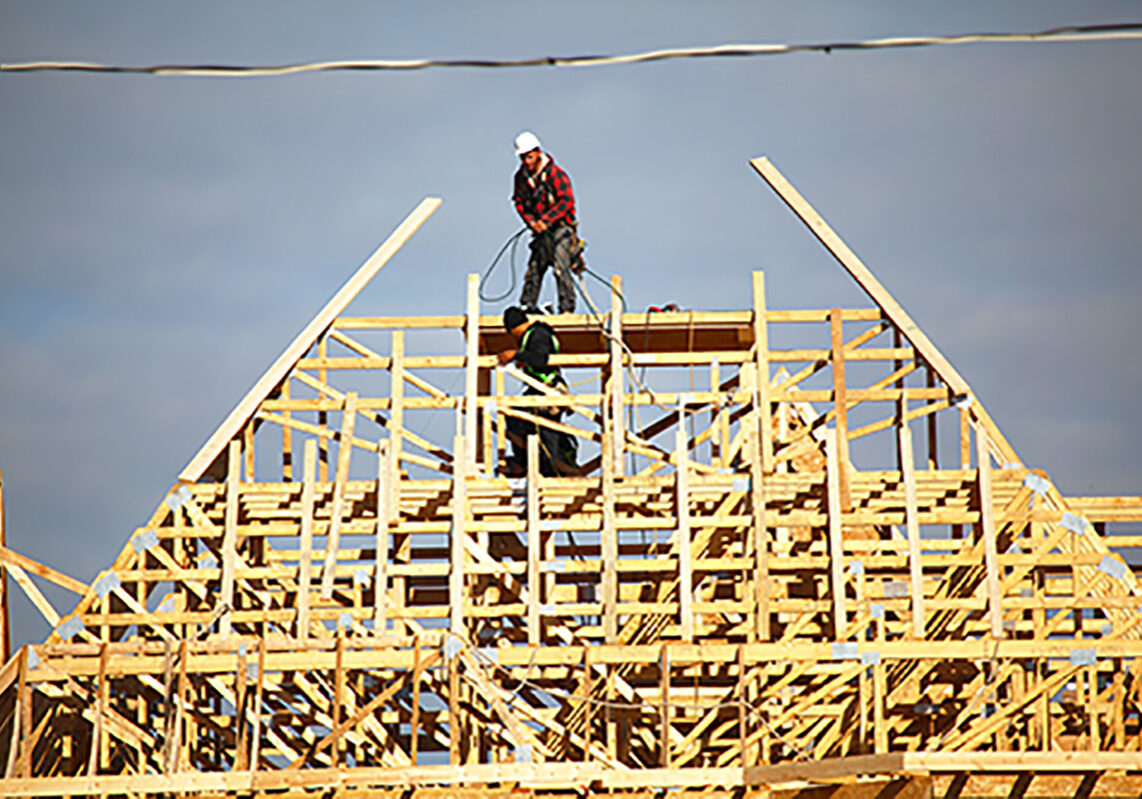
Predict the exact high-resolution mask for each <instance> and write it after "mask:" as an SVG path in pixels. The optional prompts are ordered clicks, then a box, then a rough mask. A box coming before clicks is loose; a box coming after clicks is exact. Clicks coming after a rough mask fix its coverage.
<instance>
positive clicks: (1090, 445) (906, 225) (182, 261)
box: [0, 0, 1142, 643]
mask: <svg viewBox="0 0 1142 799" xmlns="http://www.w3.org/2000/svg"><path fill="white" fill-rule="evenodd" d="M1139 19H1142V10H1140V7H1139V6H1138V4H1137V3H1132V2H1093V1H1092V2H1082V3H1078V2H1047V1H1046V0H1039V1H1038V2H1035V3H1014V2H1011V3H1002V2H999V3H997V2H993V1H992V0H988V1H987V2H959V3H954V4H953V3H942V4H932V3H923V4H921V3H915V2H897V3H888V2H862V3H840V2H837V3H822V2H797V3H792V2H789V3H773V2H740V3H734V2H700V3H699V2H692V3H681V2H661V0H656V1H655V2H645V3H635V2H589V3H566V2H559V3H535V2H481V3H459V2H456V3H442V2H417V3H379V2H368V3H366V2H358V3H352V2H338V3H321V4H314V3H299V2H243V3H232V2H195V3H180V4H174V3H153V2H115V1H109V2H101V3H73V2H45V1H44V0H34V1H33V0H27V1H26V2H13V1H12V0H4V1H3V2H0V60H2V61H4V62H8V63H11V62H19V61H25V60H40V59H58V60H89V61H98V62H104V63H114V64H133V65H149V64H155V63H178V62H191V63H231V64H267V63H294V62H301V61H309V60H334V59H351V58H428V57H434V58H460V57H479V58H520V57H529V56H541V55H580V54H593V53H617V52H634V51H639V50H646V49H656V48H662V47H676V46H690V45H693V46H697V45H717V44H726V43H734V42H789V43H793V42H825V41H839V40H858V39H865V38H879V37H887V36H898V35H931V34H949V33H963V32H979V31H1016V30H1021V31H1031V30H1040V29H1046V28H1051V27H1056V26H1063V25H1070V24H1089V23H1106V22H1128V21H1138V20H1139ZM1139 76H1142V43H1140V42H1111V43H1100V44H1058V43H1050V44H1034V45H1032V44H1000V45H987V44H981V45H967V46H956V47H943V48H934V49H925V50H895V51H883V52H862V53H843V52H837V53H833V54H832V55H820V54H805V55H794V56H781V57H771V58H754V59H707V60H687V61H676V62H666V63H657V64H647V65H636V66H619V67H594V68H580V69H558V70H557V69H551V68H545V69H530V70H495V71H491V70H429V71H421V72H409V73H337V74H317V75H309V76H298V77H283V78H247V79H233V78H169V77H168V78H157V77H147V76H131V75H87V74H50V73H37V74H0V119H2V126H0V468H3V470H4V478H5V480H4V499H5V506H6V513H7V531H8V542H9V545H10V546H12V547H13V548H14V549H16V550H18V551H20V552H23V553H26V554H28V555H30V556H31V557H34V558H37V559H40V560H42V561H44V562H47V563H49V564H51V565H53V566H55V567H56V568H58V569H60V570H62V571H64V572H66V573H68V574H71V575H73V576H75V577H78V578H79V579H82V580H84V581H88V580H90V579H91V578H92V577H93V576H94V575H95V574H96V573H97V572H98V571H99V570H101V569H102V568H105V567H106V566H107V565H108V564H109V563H110V561H111V560H112V559H113V558H114V557H115V555H116V554H117V553H118V552H119V550H120V549H121V548H122V546H123V544H124V542H125V541H126V539H127V537H128V536H129V535H130V534H131V532H132V530H133V529H134V528H135V527H136V526H137V525H139V524H141V523H143V522H144V521H145V520H146V518H147V517H148V516H149V514H150V513H151V511H152V510H153V509H154V507H155V506H156V505H157V503H158V502H159V501H160V500H161V499H162V497H163V495H164V494H165V492H166V490H167V489H168V488H169V487H170V485H171V484H172V482H173V481H174V479H175V476H176V475H177V473H178V472H179V471H180V470H181V469H182V467H183V466H184V465H185V464H186V462H187V461H188V459H189V458H190V456H191V455H193V453H194V452H195V451H196V450H197V449H198V447H199V446H200V445H201V443H202V442H203V441H204V440H205V439H206V437H207V436H208V435H209V434H210V433H211V432H212V431H213V430H214V428H215V427H216V426H217V425H218V424H219V423H220V422H221V421H222V419H223V418H224V416H225V415H226V413H227V412H228V411H229V410H230V408H231V407H233V405H234V404H235V403H236V402H237V401H238V399H240V398H241V396H242V395H243V394H244V393H245V391H246V390H247V388H248V387H249V386H250V385H251V384H252V383H253V381H254V380H256V379H257V378H258V377H259V376H260V374H261V373H262V371H263V370H264V369H265V368H266V366H267V365H268V364H269V363H270V362H271V361H272V360H273V359H274V358H275V357H276V356H277V355H278V353H279V352H280V351H281V350H282V348H283V347H284V346H285V345H286V344H287V343H288V342H289V340H290V339H292V337H293V336H294V335H295V334H296V333H297V331H298V330H300V328H301V327H302V326H303V325H304V324H305V323H306V322H307V321H308V320H309V319H310V318H311V316H312V315H313V313H314V312H315V311H316V310H317V309H318V308H319V307H320V306H321V305H322V304H323V303H324V302H325V300H326V299H327V298H328V297H329V296H330V295H331V294H332V293H333V292H334V291H335V290H336V289H337V288H338V287H339V286H340V285H341V283H342V282H343V281H344V280H345V279H346V278H347V277H348V276H349V275H350V274H352V272H353V271H354V270H355V269H356V267H357V266H358V265H359V264H360V263H361V261H362V260H364V258H366V257H367V256H368V255H369V253H371V252H372V250H373V249H374V248H375V247H376V245H377V244H378V243H379V242H380V241H382V240H383V239H384V238H385V237H386V236H387V235H388V233H389V232H390V231H391V230H392V228H393V227H394V226H395V225H396V224H397V223H399V222H400V220H401V219H402V218H403V217H404V216H405V215H406V214H407V213H408V212H409V211H410V210H411V209H412V208H413V207H414V206H415V205H416V203H417V202H418V201H419V200H420V199H421V198H422V197H424V196H426V195H435V196H440V197H442V198H444V201H445V202H444V205H443V206H442V208H441V209H440V210H439V211H438V212H437V213H436V215H435V216H434V217H432V219H430V220H429V222H428V223H427V224H426V225H425V226H424V227H423V228H422V229H421V231H420V232H419V233H418V234H417V235H416V236H415V237H414V238H413V240H412V242H411V243H410V244H409V245H408V246H407V247H406V248H405V249H404V250H403V251H402V252H401V253H400V255H398V257H397V258H396V259H395V260H394V261H393V262H392V263H390V265H389V266H387V267H386V268H385V270H384V271H383V272H382V273H381V276H380V278H379V279H378V281H377V282H376V285H375V286H374V287H372V288H371V289H370V290H369V291H367V292H366V293H365V294H363V295H362V296H361V298H360V299H359V300H358V303H357V304H355V305H354V306H353V310H354V311H355V312H360V313H368V314H377V315H384V314H388V315H405V314H420V313H433V314H446V313H447V314H453V313H461V312H462V310H463V307H464V306H463V304H464V292H465V282H464V275H465V274H466V273H468V272H473V271H482V270H483V269H484V267H485V266H486V265H487V263H488V262H489V260H490V259H491V257H492V256H493V255H494V253H495V252H496V250H497V249H498V247H499V246H500V244H501V243H502V242H503V240H504V239H505V238H507V236H509V235H510V234H511V233H512V232H513V231H515V230H516V229H517V228H518V220H517V219H516V218H515V216H514V212H513V211H512V209H511V207H510V205H509V203H508V195H509V193H510V180H511V174H512V171H513V169H514V168H515V159H514V156H513V154H512V151H511V142H512V139H513V137H514V136H515V135H516V133H518V132H519V131H520V130H523V129H525V128H530V129H532V130H534V131H535V132H536V133H537V134H538V135H539V136H540V138H541V139H542V140H543V142H544V144H545V147H546V149H548V150H550V151H551V152H552V153H553V154H554V156H555V158H556V160H557V161H558V162H560V163H561V164H563V165H564V166H565V167H566V168H567V169H568V171H569V172H570V174H571V176H572V179H573V181H574V184H575V189H576V192H577V195H578V199H579V204H580V216H581V219H582V225H583V233H584V234H585V236H586V237H587V238H588V239H589V240H590V249H589V256H590V260H591V264H592V267H593V268H594V269H595V270H596V271H599V272H601V273H603V274H610V273H615V272H618V273H622V274H623V276H624V280H625V287H626V294H627V298H628V301H629V302H630V304H631V306H632V307H633V308H636V309H641V308H645V307H646V306H647V305H651V304H663V303H665V302H670V301H674V302H678V303H680V304H681V305H683V306H685V307H687V308H696V309H727V308H741V307H745V306H746V304H747V301H746V300H745V299H744V298H746V297H748V296H749V295H748V292H749V285H750V284H749V274H750V272H751V270H753V269H757V268H763V269H765V271H766V284H767V296H768V300H769V304H770V306H771V307H774V308H796V307H818V308H820V307H829V306H831V305H835V304H845V305H856V304H865V301H864V299H863V297H862V295H860V294H859V293H858V292H857V291H856V290H855V289H854V287H853V285H852V283H851V281H850V280H849V279H848V277H847V276H846V275H845V274H844V273H843V272H842V271H841V270H840V268H839V267H837V266H836V265H835V263H834V262H832V261H831V260H830V258H829V257H828V256H827V255H826V254H825V253H824V251H823V250H822V248H821V247H820V246H819V245H818V244H817V243H816V242H815V241H814V240H813V239H812V238H811V236H810V235H809V234H808V232H807V231H805V230H804V228H802V227H801V226H800V223H798V222H797V221H796V220H795V218H794V217H793V216H792V215H791V214H790V213H789V212H788V210H786V209H785V207H784V206H783V205H782V204H781V203H780V201H778V200H777V199H776V198H775V196H774V195H773V194H772V192H771V191H770V190H769V189H768V188H767V187H766V186H765V184H764V183H763V182H762V181H761V180H760V179H759V178H758V177H757V176H756V175H755V173H754V172H753V170H752V169H751V168H750V167H749V165H748V160H749V159H750V158H751V157H754V156H758V155H763V154H764V155H768V156H769V157H770V158H771V160H773V162H774V163H775V164H776V165H777V166H778V167H779V168H780V169H781V170H782V171H783V172H784V174H785V175H786V176H787V177H788V178H789V179H790V180H791V181H792V182H793V183H794V184H795V185H796V186H797V187H798V188H799V189H800V190H801V192H802V193H803V194H804V195H805V196H806V197H807V198H808V199H809V201H810V202H811V203H813V204H814V205H815V206H816V207H817V208H818V210H819V211H820V212H821V213H822V214H823V215H824V216H825V217H826V218H827V219H828V220H829V221H830V223H831V224H832V225H833V226H834V228H835V229H836V230H837V231H838V232H839V233H840V235H841V236H842V237H843V238H844V239H845V240H846V241H847V242H848V244H849V245H850V246H851V247H852V248H853V249H854V250H855V251H856V252H857V253H858V254H859V255H860V256H861V257H862V258H863V259H864V261H865V262H866V263H867V264H868V265H869V267H870V268H871V269H872V270H873V272H874V273H875V274H876V275H877V276H878V277H879V278H880V279H881V281H882V282H883V283H884V284H885V285H886V286H887V287H888V289H889V290H890V291H891V292H892V293H893V294H894V295H895V296H896V298H897V299H898V300H899V301H900V302H901V303H902V304H903V305H904V307H905V308H907V309H908V310H909V312H910V313H911V314H912V315H913V317H914V318H915V319H916V320H917V322H918V323H919V324H920V325H921V326H922V327H923V328H924V329H925V331H926V332H927V333H928V335H929V336H930V337H931V338H932V340H933V341H934V342H935V343H936V345H937V346H938V347H939V348H940V349H941V350H942V351H943V353H944V354H945V355H946V356H947V357H948V358H949V360H950V361H951V362H952V363H953V364H954V365H955V367H956V368H957V369H958V370H959V372H960V373H961V374H962V375H963V377H964V378H965V379H966V380H967V381H968V382H969V383H970V384H971V385H972V386H973V388H974V389H975V392H976V394H977V395H978V397H979V398H980V399H981V400H982V402H983V403H984V404H985V405H986V407H987V408H988V410H989V411H990V413H991V415H992V417H993V418H994V419H995V420H996V422H997V423H998V424H999V426H1000V428H1001V429H1002V430H1003V431H1004V433H1005V434H1006V435H1007V437H1008V439H1009V440H1010V442H1011V443H1012V445H1013V446H1014V447H1015V448H1016V450H1017V451H1018V452H1019V453H1020V454H1021V456H1022V457H1023V459H1024V461H1025V462H1026V463H1027V464H1029V465H1035V466H1042V467H1044V468H1046V469H1047V471H1048V472H1049V473H1050V474H1051V476H1052V477H1053V478H1054V480H1055V481H1056V483H1057V484H1058V485H1059V486H1060V488H1061V489H1062V490H1063V491H1064V492H1065V493H1070V494H1089V493H1098V494H1115V493H1125V494H1135V495H1137V494H1142V426H1140V425H1139V422H1138V417H1137V413H1136V411H1137V409H1138V407H1139V392H1140V390H1142V365H1140V364H1139V357H1138V349H1139V345H1140V344H1142V314H1140V313H1139V299H1140V297H1142V271H1140V269H1139V253H1140V252H1142V225H1140V213H1139V212H1140V211H1142V158H1140V157H1139V142H1140V141H1142V97H1140V80H1139ZM49 595H50V596H51V597H52V598H53V600H55V601H56V603H57V607H58V608H59V609H60V610H61V612H67V611H68V610H70V609H71V606H72V603H73V601H74V598H73V597H71V596H69V595H66V594H61V593H58V592H49ZM13 612H14V614H15V617H16V618H15V630H14V638H13V641H14V643H16V642H24V641H28V640H36V641H39V640H42V639H43V637H44V636H45V635H46V633H47V632H48V630H47V626H46V624H44V623H43V622H42V621H40V620H39V617H38V615H37V614H36V612H35V611H34V610H32V609H31V608H30V605H28V603H27V602H26V601H25V600H24V599H23V598H22V596H14V598H13Z"/></svg>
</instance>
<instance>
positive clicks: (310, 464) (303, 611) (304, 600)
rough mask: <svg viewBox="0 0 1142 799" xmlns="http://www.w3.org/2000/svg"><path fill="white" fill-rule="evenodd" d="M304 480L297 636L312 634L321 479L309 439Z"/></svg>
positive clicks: (306, 636) (306, 445) (298, 578)
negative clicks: (315, 515) (316, 502)
mask: <svg viewBox="0 0 1142 799" xmlns="http://www.w3.org/2000/svg"><path fill="white" fill-rule="evenodd" d="M302 468H303V472H302V474H303V477H302V479H303V481H304V482H303V483H302V484H301V544H300V549H299V551H298V574H297V637H298V638H301V639H302V640H305V639H306V638H308V637H309V594H310V590H311V589H312V585H313V503H314V493H315V492H316V485H315V483H316V480H317V442H316V441H315V440H314V439H312V438H310V439H306V442H305V463H304V465H303V467H302Z"/></svg>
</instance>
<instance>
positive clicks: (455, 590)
mask: <svg viewBox="0 0 1142 799" xmlns="http://www.w3.org/2000/svg"><path fill="white" fill-rule="evenodd" d="M454 441H455V443H454V444H453V448H452V451H453V452H455V453H456V459H455V461H454V463H453V473H452V535H451V540H452V544H451V567H450V570H449V575H448V607H449V620H450V626H451V629H452V633H453V634H454V635H456V636H459V637H461V638H464V594H465V591H464V558H465V554H464V539H465V536H466V535H467V533H466V532H465V524H466V522H467V519H468V509H467V504H468V501H467V485H466V481H465V477H466V476H467V471H468V470H467V466H468V464H467V461H466V459H465V458H463V457H462V455H463V453H464V452H465V451H466V450H465V449H464V447H465V446H466V445H465V442H464V436H462V435H458V436H456V438H455V440H454ZM450 724H451V723H450ZM449 729H451V726H450V727H449Z"/></svg>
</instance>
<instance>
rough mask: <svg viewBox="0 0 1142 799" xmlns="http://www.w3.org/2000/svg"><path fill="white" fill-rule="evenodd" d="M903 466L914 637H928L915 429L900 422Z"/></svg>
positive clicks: (901, 466) (901, 465) (901, 464)
mask: <svg viewBox="0 0 1142 799" xmlns="http://www.w3.org/2000/svg"><path fill="white" fill-rule="evenodd" d="M899 435H900V468H901V473H902V475H903V478H904V521H905V526H906V527H907V529H908V574H909V579H910V581H911V593H912V637H913V638H916V639H918V640H919V639H923V638H924V571H923V564H922V563H921V560H920V559H921V557H922V551H921V549H920V521H919V510H918V509H917V500H916V472H915V469H914V461H913V454H912V431H911V429H910V428H909V427H908V423H907V422H905V423H904V424H902V425H901V426H900V430H899Z"/></svg>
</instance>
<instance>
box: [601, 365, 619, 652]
mask: <svg viewBox="0 0 1142 799" xmlns="http://www.w3.org/2000/svg"><path fill="white" fill-rule="evenodd" d="M611 379H612V380H619V379H622V375H621V374H619V375H612V376H611ZM609 448H610V445H609V442H608V441H606V440H604V451H603V457H602V472H603V529H602V531H601V539H600V544H601V547H602V559H603V585H602V588H603V597H602V599H603V640H604V641H605V642H606V643H608V644H613V643H615V642H616V641H617V640H618V630H619V624H618V601H619V574H618V555H619V544H618V530H617V527H616V524H615V460H614V458H611V457H609V455H610V453H609V452H607V451H606V450H607V449H609Z"/></svg>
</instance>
